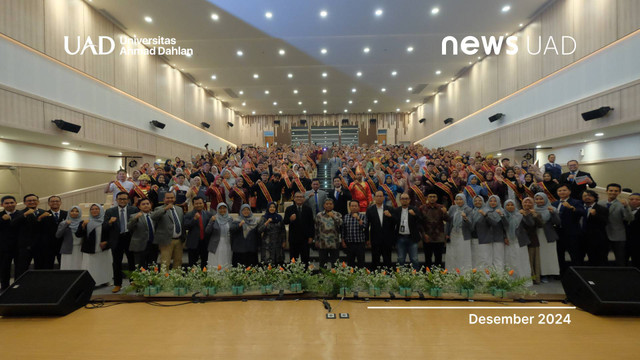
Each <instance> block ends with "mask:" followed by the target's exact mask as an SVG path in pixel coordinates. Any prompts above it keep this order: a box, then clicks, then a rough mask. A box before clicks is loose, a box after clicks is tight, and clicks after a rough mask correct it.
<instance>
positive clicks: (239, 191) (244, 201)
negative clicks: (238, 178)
mask: <svg viewBox="0 0 640 360" xmlns="http://www.w3.org/2000/svg"><path fill="white" fill-rule="evenodd" d="M233 190H235V191H236V194H238V196H240V198H241V199H242V203H243V204H246V203H247V195H246V194H245V193H244V190H242V189H240V188H238V187H237V186H234V187H233Z"/></svg>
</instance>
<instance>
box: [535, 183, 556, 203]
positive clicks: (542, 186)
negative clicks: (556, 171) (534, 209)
mask: <svg viewBox="0 0 640 360" xmlns="http://www.w3.org/2000/svg"><path fill="white" fill-rule="evenodd" d="M538 185H540V187H541V188H542V191H543V192H544V193H545V195H547V197H548V198H549V202H551V203H552V202H555V201H558V199H556V197H555V196H553V195H551V191H549V189H547V187H546V186H545V185H544V183H543V182H540V183H538Z"/></svg>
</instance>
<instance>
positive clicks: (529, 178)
mask: <svg viewBox="0 0 640 360" xmlns="http://www.w3.org/2000/svg"><path fill="white" fill-rule="evenodd" d="M522 190H524V195H523V196H525V197H530V198H531V199H532V200H533V197H534V195H535V193H537V192H540V189H538V184H537V183H536V182H535V179H534V177H533V174H531V173H526V174H524V183H523V184H522ZM523 200H524V199H523Z"/></svg>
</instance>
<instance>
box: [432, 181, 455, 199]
mask: <svg viewBox="0 0 640 360" xmlns="http://www.w3.org/2000/svg"><path fill="white" fill-rule="evenodd" d="M435 185H436V186H437V187H438V188H440V190H442V191H444V192H445V193H447V195H449V198H450V199H451V202H452V203H453V201H454V198H455V197H454V196H453V192H451V189H450V188H449V187H448V186H447V185H446V184H443V183H441V182H436V183H435Z"/></svg>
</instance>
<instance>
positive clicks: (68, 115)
mask: <svg viewBox="0 0 640 360" xmlns="http://www.w3.org/2000/svg"><path fill="white" fill-rule="evenodd" d="M56 119H61V120H64V121H66V122H70V123H72V124H75V125H80V126H82V128H80V131H79V132H78V133H77V134H74V133H72V132H70V131H63V130H60V129H58V127H57V126H56V125H55V124H54V123H52V122H51V120H56ZM43 122H44V124H43V126H44V131H45V132H46V133H48V134H51V135H57V136H63V137H71V138H77V139H79V140H81V139H83V138H84V118H83V115H82V113H79V112H76V111H73V110H69V109H67V108H63V107H60V106H56V105H51V104H49V103H44V118H43Z"/></svg>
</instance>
